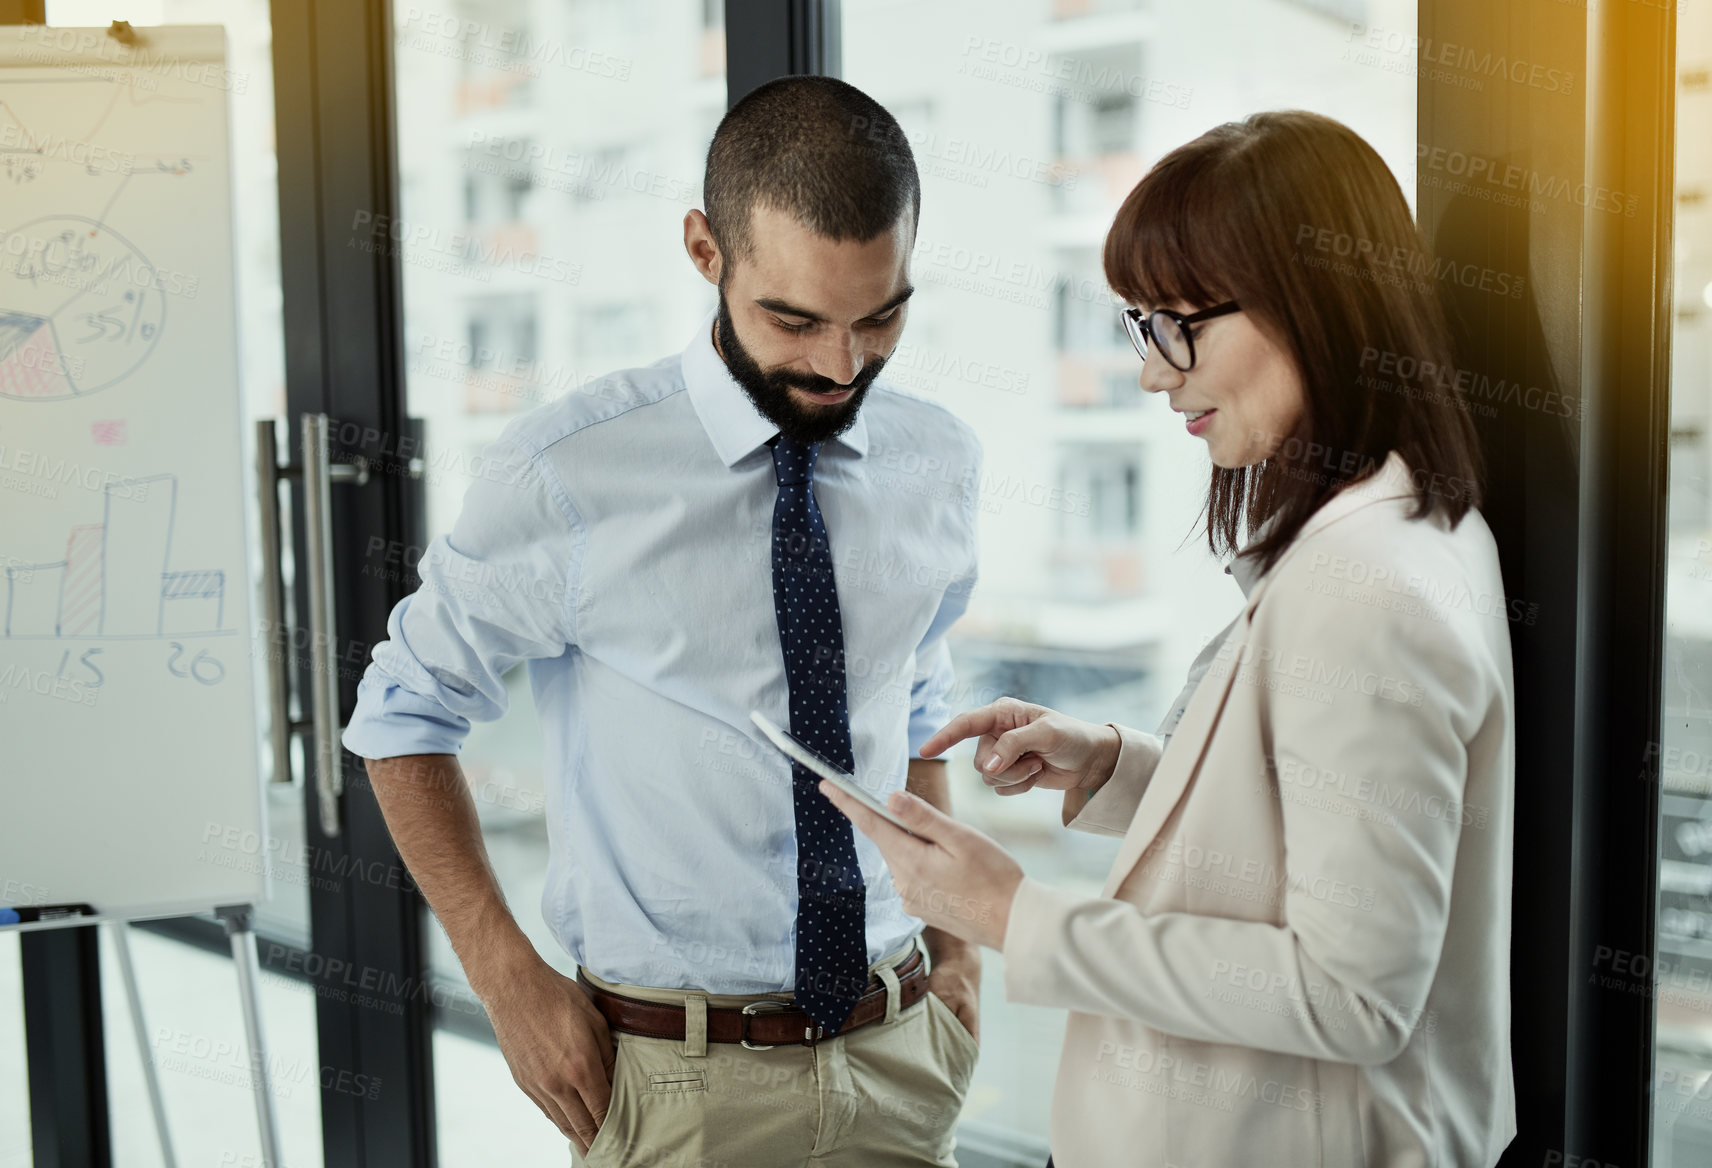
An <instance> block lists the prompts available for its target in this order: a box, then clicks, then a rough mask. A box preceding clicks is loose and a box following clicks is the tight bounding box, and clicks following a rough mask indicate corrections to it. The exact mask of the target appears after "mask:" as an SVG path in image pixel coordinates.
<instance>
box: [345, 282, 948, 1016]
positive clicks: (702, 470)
mask: <svg viewBox="0 0 1712 1168" xmlns="http://www.w3.org/2000/svg"><path fill="white" fill-rule="evenodd" d="M712 322H713V317H712V316H711V314H710V315H709V317H708V318H707V320H705V321H704V322H703V323H702V326H701V327H700V328H699V329H698V330H697V332H696V335H695V337H694V339H693V340H692V341H691V343H690V345H689V347H688V348H687V349H685V350H684V352H683V353H682V354H681V355H678V356H674V357H669V358H666V359H664V360H662V361H659V362H657V363H655V364H653V365H650V366H648V367H647V368H643V369H631V370H626V371H624V372H620V373H614V374H611V375H610V376H608V377H605V378H603V379H601V380H599V381H597V382H594V383H592V384H591V385H589V386H587V387H585V388H583V389H581V390H577V391H572V392H568V393H566V394H565V395H564V396H562V397H560V398H559V399H557V400H556V401H553V402H551V403H549V404H547V405H544V406H541V407H539V408H537V409H534V410H531V411H530V412H528V413H526V414H523V415H521V416H519V417H518V418H516V419H514V420H513V421H512V422H511V423H510V424H509V425H507V426H506V428H505V430H504V431H503V432H502V433H501V435H500V437H499V439H498V440H497V441H496V442H495V443H494V444H493V445H492V446H490V447H489V448H488V449H487V450H486V451H485V452H484V455H483V458H482V461H481V463H480V465H479V475H478V477H476V479H475V480H474V482H473V483H472V485H471V486H470V488H469V491H468V493H467V494H466V495H465V497H464V502H463V509H462V511H461V513H460V514H459V516H458V519H457V522H456V524H455V525H454V526H453V529H452V532H451V534H450V535H449V536H447V535H442V536H439V537H437V538H436V539H434V540H433V542H432V543H431V544H430V545H429V547H428V548H427V549H426V551H425V552H424V554H423V557H422V560H421V563H420V565H419V567H418V572H419V574H420V576H421V581H422V582H421V586H420V587H419V588H418V590H417V591H416V592H415V593H414V594H413V595H411V596H408V597H406V598H405V599H403V600H401V601H400V602H399V603H398V605H397V607H395V608H394V609H393V611H392V614H391V616H390V617H389V619H388V621H387V640H385V641H383V642H381V643H380V644H378V645H376V646H375V649H374V656H373V660H372V661H371V662H370V664H369V666H368V668H367V670H366V672H365V673H364V675H363V678H362V681H361V683H360V684H359V686H358V689H357V708H356V712H355V713H354V715H353V716H352V719H351V724H350V725H349V726H348V727H347V728H346V729H345V732H344V736H343V741H344V744H345V746H346V748H347V749H349V750H350V751H351V752H352V753H354V754H356V755H358V756H359V757H362V758H389V757H393V756H396V755H406V754H455V753H457V751H458V750H459V748H460V747H461V745H462V743H463V740H464V738H465V736H466V735H467V734H468V732H469V727H470V722H471V721H472V720H476V721H486V720H489V719H493V718H498V717H500V716H501V715H503V714H504V713H505V711H506V690H505V685H504V683H503V681H502V680H501V679H502V676H503V675H504V674H505V672H506V671H507V670H508V669H510V668H511V667H512V666H513V665H515V664H516V663H518V662H520V661H527V662H528V670H529V682H530V688H531V691H532V693H533V695H534V699H535V706H536V710H537V712H538V714H539V717H540V722H541V726H542V732H543V739H544V742H543V747H544V758H545V766H546V780H547V792H546V819H547V834H548V841H549V854H548V860H547V886H546V891H545V893H544V894H543V896H542V902H541V909H542V912H543V914H544V915H545V918H546V921H547V923H548V926H549V927H550V928H551V929H552V930H553V932H554V934H555V936H557V938H558V939H559V941H560V943H561V944H563V945H564V947H565V949H566V951H567V952H569V953H570V955H571V956H572V957H573V958H574V959H575V960H576V961H578V962H579V963H581V964H582V965H584V966H585V967H587V968H588V969H590V970H591V971H593V972H594V973H595V974H597V975H599V976H600V977H603V978H605V979H606V980H608V981H618V982H628V983H631V984H636V985H648V986H660V987H666V988H679V987H685V988H688V987H698V988H702V989H706V990H708V991H710V992H714V993H742V994H755V993H770V992H775V991H780V990H789V989H790V988H791V986H792V983H793V973H794V969H795V960H796V937H795V921H796V907H797V905H796V901H797V880H796V838H795V836H796V829H795V817H794V813H793V810H792V804H791V770H790V763H789V761H788V760H787V759H786V758H785V757H784V756H783V755H781V754H778V753H777V752H776V751H775V750H774V749H773V748H772V747H771V746H770V745H768V744H767V743H766V742H765V740H764V739H762V738H761V736H760V732H759V731H758V730H756V729H755V728H754V725H753V723H751V722H750V720H749V712H750V710H752V709H758V710H760V711H761V712H762V713H764V714H766V715H767V716H768V717H769V718H771V719H772V720H773V721H775V722H777V723H779V724H780V725H788V724H789V719H790V715H789V705H788V701H789V694H788V691H787V688H786V684H785V673H784V663H783V658H782V655H781V650H780V647H779V631H778V625H777V622H776V617H775V614H774V610H773V583H772V568H771V563H772V561H771V549H772V530H773V503H774V500H775V499H776V498H777V495H778V487H777V484H776V481H775V478H774V471H773V459H772V453H771V451H770V450H769V449H768V447H767V446H766V442H767V440H768V439H770V438H771V437H773V435H774V434H776V433H777V432H778V431H777V429H776V427H774V426H773V425H772V424H771V423H770V422H768V421H767V420H766V419H765V418H764V417H763V416H762V415H761V414H760V413H759V412H758V411H757V410H756V409H755V408H754V406H753V405H752V404H751V403H750V401H749V398H748V396H747V395H746V394H745V393H744V392H743V389H742V387H741V386H739V385H738V384H737V383H736V382H735V381H734V380H733V379H732V378H731V375H730V374H729V372H728V371H727V370H726V368H725V364H724V362H723V361H721V360H720V358H719V355H718V354H717V353H716V352H715V351H714V348H713V343H712V339H711V333H712ZM979 487H980V445H979V443H978V442H977V440H976V438H975V436H974V433H973V431H971V430H970V428H969V427H968V426H967V425H966V424H964V423H963V422H961V421H960V420H958V419H957V418H956V417H955V416H954V415H952V414H951V413H950V412H948V411H947V410H945V409H944V408H942V407H941V406H939V405H936V404H934V403H931V402H928V401H924V400H922V399H920V398H917V397H914V396H911V395H909V394H906V393H903V392H900V391H898V390H897V389H895V388H893V387H890V386H888V385H886V383H885V378H884V377H883V376H882V377H881V378H880V379H878V380H877V381H875V382H874V383H873V385H872V386H871V387H870V389H869V390H868V393H867V397H866V399H865V401H864V403H863V405H862V408H861V412H860V414H859V415H858V417H857V421H856V424H855V425H854V426H853V427H852V428H851V429H850V430H849V431H847V432H846V433H845V434H843V435H842V436H840V437H839V438H837V439H833V440H830V441H828V442H826V443H823V444H822V447H821V452H820V457H819V460H818V463H817V465H816V467H815V477H814V490H815V498H816V500H817V501H818V503H819V505H820V509H821V512H822V514H823V515H824V516H825V520H826V526H827V531H828V534H829V538H830V541H831V546H832V556H833V575H834V578H835V580H836V581H837V587H838V601H839V609H840V613H841V616H842V619H843V625H844V642H845V672H846V676H847V679H848V694H849V709H850V735H851V744H852V746H853V747H854V751H855V759H856V770H857V777H858V778H859V779H860V780H861V781H862V782H863V784H864V785H866V786H867V787H868V788H869V789H870V790H871V791H873V792H874V793H876V794H877V795H879V796H880V797H881V798H884V797H885V795H886V794H887V793H888V792H890V791H892V790H896V789H898V788H901V787H902V786H903V785H904V779H905V773H906V763H907V760H908V759H909V758H910V757H914V756H917V755H918V754H919V751H920V749H921V745H922V743H923V742H925V741H926V740H927V738H928V736H929V735H931V734H932V733H933V731H934V730H937V729H938V728H939V727H940V726H941V725H943V724H944V723H945V721H946V720H947V719H948V718H949V716H950V713H951V711H950V709H949V706H948V700H947V699H948V693H949V690H950V687H951V684H952V673H951V664H950V655H949V652H948V650H947V647H946V643H945V634H946V631H947V630H948V629H949V628H950V627H951V625H952V624H953V623H954V622H955V621H956V620H957V618H958V617H959V616H961V615H962V613H963V611H964V609H965V608H966V607H967V605H968V600H969V593H970V590H971V588H972V587H973V585H974V581H975V572H976V555H975V516H976V509H977V496H978V493H979ZM856 855H857V859H858V861H859V863H860V864H861V867H862V872H863V875H864V877H865V879H866V882H867V918H866V919H867V942H868V956H869V960H870V961H877V960H879V959H880V958H881V957H883V956H885V955H887V954H889V953H892V952H895V951H896V950H897V949H899V948H900V947H901V946H902V945H903V944H904V943H905V942H906V941H908V940H909V939H910V938H911V937H912V936H914V935H915V934H916V933H917V932H919V931H920V928H921V922H920V921H919V920H918V919H917V918H915V917H912V916H909V915H908V914H906V913H905V912H904V911H903V908H902V905H901V904H900V902H899V898H898V894H897V891H896V889H894V888H893V887H892V881H891V877H890V875H889V874H888V873H887V871H886V868H885V863H884V861H883V860H882V858H881V856H880V853H879V851H878V850H877V849H876V848H875V847H874V845H873V843H872V842H871V841H870V840H869V839H868V838H867V837H866V836H865V835H863V834H862V833H861V832H857V833H856Z"/></svg>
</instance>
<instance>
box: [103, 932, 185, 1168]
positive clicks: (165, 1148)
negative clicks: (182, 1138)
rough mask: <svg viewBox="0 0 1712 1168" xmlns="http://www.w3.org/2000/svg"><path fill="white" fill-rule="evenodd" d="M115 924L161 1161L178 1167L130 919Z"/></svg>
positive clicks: (121, 971) (171, 1167) (121, 972)
mask: <svg viewBox="0 0 1712 1168" xmlns="http://www.w3.org/2000/svg"><path fill="white" fill-rule="evenodd" d="M108 923H109V924H111V925H112V926H113V928H112V933H111V935H112V937H113V951H114V952H115V953H117V954H118V955H119V975H120V977H122V978H123V979H124V982H125V1000H126V1001H127V1002H129V1003H130V1006H131V1030H132V1032H133V1033H135V1034H136V1036H137V1054H138V1055H139V1056H141V1058H142V1060H143V1080H144V1081H145V1082H146V1083H147V1084H148V1088H149V1107H150V1108H151V1109H152V1110H153V1111H154V1114H155V1135H156V1136H157V1137H159V1139H160V1150H161V1162H162V1163H163V1164H165V1165H166V1168H178V1158H177V1157H176V1156H174V1155H173V1153H172V1129H171V1128H169V1127H168V1126H167V1122H166V1099H165V1097H164V1096H163V1095H162V1094H161V1086H160V1068H159V1067H157V1066H156V1065H155V1060H154V1055H153V1052H151V1051H150V1050H149V1033H148V1026H147V1025H146V1024H145V1023H144V1022H143V995H142V993H141V992H140V991H139V990H138V989H137V967H136V966H135V965H134V964H133V963H132V962H131V926H130V924H129V923H128V922H126V921H109V922H108Z"/></svg>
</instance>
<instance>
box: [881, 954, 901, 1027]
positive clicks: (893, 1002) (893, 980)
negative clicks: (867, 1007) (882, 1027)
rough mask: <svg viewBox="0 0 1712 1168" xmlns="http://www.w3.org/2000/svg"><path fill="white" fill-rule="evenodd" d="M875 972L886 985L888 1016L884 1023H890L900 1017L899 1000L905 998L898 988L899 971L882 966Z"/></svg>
mask: <svg viewBox="0 0 1712 1168" xmlns="http://www.w3.org/2000/svg"><path fill="white" fill-rule="evenodd" d="M874 972H875V973H876V974H878V975H879V977H880V980H881V981H883V982H885V983H886V1016H885V1018H884V1019H882V1021H885V1022H890V1021H891V1020H892V1019H893V1018H896V1017H897V1016H898V1003H899V999H901V998H902V997H903V991H902V990H901V989H900V988H899V987H898V971H897V970H895V969H893V968H892V967H891V966H889V965H880V966H876V967H875V969H874Z"/></svg>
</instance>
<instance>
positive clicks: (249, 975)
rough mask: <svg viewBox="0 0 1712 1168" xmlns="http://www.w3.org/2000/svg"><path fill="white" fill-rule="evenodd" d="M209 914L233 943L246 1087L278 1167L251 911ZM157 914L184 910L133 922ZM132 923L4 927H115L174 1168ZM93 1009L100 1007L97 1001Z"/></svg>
mask: <svg viewBox="0 0 1712 1168" xmlns="http://www.w3.org/2000/svg"><path fill="white" fill-rule="evenodd" d="M213 913H214V915H215V916H216V917H218V918H219V919H220V923H221V924H223V925H224V926H225V928H226V936H227V937H228V938H229V939H230V941H231V943H232V964H233V967H234V969H235V971H236V973H237V975H238V999H239V1006H240V1008H241V1009H242V1010H243V1014H244V1038H245V1042H246V1045H247V1046H248V1048H249V1054H250V1085H251V1087H252V1088H253V1089H254V1091H255V1096H256V1127H257V1130H258V1133H259V1134H260V1136H261V1150H262V1168H282V1166H283V1164H284V1158H283V1157H282V1156H281V1154H280V1150H279V1127H278V1123H277V1121H276V1118H275V1116H274V1108H273V1076H272V1073H271V1072H270V1070H269V1068H268V1060H267V1044H266V1042H265V1041H264V1039H263V1035H262V1016H261V994H260V992H259V987H260V973H259V971H260V964H261V963H260V961H259V960H258V958H257V955H256V934H255V931H254V929H253V927H252V926H253V923H254V915H255V909H254V908H253V906H251V905H247V904H235V905H222V906H218V907H216V908H215V909H214V910H213ZM160 915H167V916H180V915H183V912H182V910H181V911H179V912H173V913H167V914H150V916H149V917H138V918H137V919H138V920H143V919H151V918H152V919H159V917H160ZM130 923H131V922H130V921H129V920H127V919H126V918H124V917H119V916H106V915H103V914H99V913H98V914H96V915H95V916H72V917H60V918H56V919H54V920H51V921H31V922H27V923H21V924H15V925H7V926H4V927H5V928H7V929H9V930H13V931H17V932H35V931H38V930H46V929H67V928H81V927H87V926H90V925H112V926H113V933H112V936H113V939H114V943H115V945H114V947H115V951H116V952H117V953H118V955H119V970H120V975H121V976H122V978H123V979H124V983H125V997H126V1001H127V1002H128V1003H129V1005H130V1009H131V1028H132V1031H133V1032H134V1033H135V1035H136V1039H137V1053H138V1054H139V1055H140V1056H141V1058H142V1060H143V1076H144V1078H145V1079H146V1080H147V1081H148V1088H149V1102H150V1104H151V1105H152V1107H153V1109H154V1117H155V1130H156V1132H157V1134H158V1135H159V1137H160V1145H161V1157H162V1159H163V1160H164V1161H165V1163H166V1168H176V1166H177V1160H176V1159H175V1157H174V1155H173V1150H172V1140H171V1137H170V1135H169V1129H168V1126H167V1117H166V1103H165V1099H164V1098H163V1096H162V1094H161V1089H160V1078H159V1069H158V1068H157V1067H156V1066H155V1061H154V1058H153V1057H152V1055H151V1053H150V1051H149V1042H148V1028H147V1025H146V1024H145V1023H144V1021H143V1007H142V992H141V990H140V989H139V988H138V983H137V973H136V968H135V966H134V964H133V963H132V961H131V946H130V936H129V934H128V933H127V932H126V930H127V929H128V928H129V927H130ZM25 1005H26V1008H28V1006H29V1003H28V1002H27V1001H26V1003H25ZM95 1008H99V1001H98V1000H97V1001H96V1003H95ZM34 1086H35V1084H32V1088H33V1087H34Z"/></svg>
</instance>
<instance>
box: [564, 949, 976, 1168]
mask: <svg viewBox="0 0 1712 1168" xmlns="http://www.w3.org/2000/svg"><path fill="white" fill-rule="evenodd" d="M915 946H916V942H915V941H911V942H910V944H908V945H906V946H905V947H904V948H903V949H901V950H899V951H898V952H897V953H894V954H892V955H891V956H889V957H887V958H885V959H884V960H883V961H880V962H878V963H877V964H875V965H874V966H873V972H874V974H875V975H877V976H878V977H879V978H880V979H881V980H882V981H885V982H886V983H887V989H888V990H889V991H890V994H889V997H890V1001H889V1003H888V1006H889V1008H888V1010H887V1012H886V1017H885V1018H884V1019H883V1020H881V1021H877V1022H870V1023H868V1024H867V1025H866V1026H862V1027H859V1028H857V1029H856V1030H853V1031H851V1032H850V1033H849V1034H848V1035H839V1036H838V1037H836V1038H826V1039H822V1040H821V1041H820V1042H818V1043H816V1044H815V1045H814V1046H812V1047H810V1046H775V1047H773V1048H771V1049H769V1050H749V1049H748V1048H746V1047H743V1046H741V1045H739V1044H737V1043H729V1042H708V1041H707V1029H706V1027H707V1023H706V1015H705V1014H704V1013H701V1012H700V1011H702V1010H704V1009H705V1008H706V1007H708V1006H720V1007H734V1008H739V1009H740V1008H742V1007H743V1006H745V1005H747V1004H749V1003H750V1002H755V1001H782V1002H788V1001H790V1000H791V997H792V995H790V994H788V993H783V994H763V995H757V996H745V995H740V994H704V993H699V992H696V991H691V990H681V989H680V990H661V989H654V988H652V987H648V986H633V985H624V984H621V983H617V982H607V981H602V980H601V979H600V978H598V977H595V976H594V975H593V974H591V973H589V972H588V971H587V970H586V969H585V970H583V976H585V977H587V978H588V980H589V981H590V982H592V983H593V984H594V985H596V986H598V987H600V988H602V989H607V990H611V991H612V992H613V993H618V994H624V995H625V996H627V997H632V998H642V999H644V1000H646V1001H651V1002H669V1003H672V1004H674V1005H683V1006H685V1007H686V1009H687V1011H688V1013H687V1016H686V1019H685V1021H686V1023H687V1026H686V1030H687V1033H686V1035H685V1040H684V1041H683V1042H679V1041H677V1040H675V1039H670V1038H642V1037H640V1036H638V1035H634V1034H622V1033H619V1032H618V1031H616V1030H615V1031H613V1032H612V1041H613V1046H614V1053H615V1055H616V1059H617V1062H616V1064H615V1066H614V1068H613V1074H612V1102H611V1104H610V1106H609V1108H608V1110H607V1113H606V1119H605V1120H604V1121H603V1122H602V1123H601V1125H600V1131H599V1132H597V1133H596V1134H595V1138H594V1143H593V1144H592V1145H590V1147H589V1150H588V1155H587V1156H581V1155H579V1154H578V1153H577V1150H576V1146H575V1145H574V1144H573V1145H572V1146H571V1163H572V1164H573V1165H576V1166H577V1168H585V1166H586V1168H632V1166H636V1168H787V1166H788V1168H798V1166H799V1165H800V1166H804V1168H808V1166H812V1168H893V1166H897V1168H902V1166H904V1165H910V1166H912V1168H914V1166H919V1165H943V1166H946V1168H954V1166H955V1165H956V1163H957V1158H956V1156H955V1155H954V1154H953V1149H954V1148H955V1147H956V1137H955V1135H954V1134H953V1132H954V1129H955V1127H956V1124H957V1116H958V1114H959V1113H960V1112H961V1111H962V1109H963V1097H964V1094H965V1093H966V1092H967V1091H968V1089H969V1077H970V1075H971V1074H973V1073H974V1070H975V1058H976V1054H977V1047H976V1043H975V1040H974V1038H972V1037H971V1036H970V1034H969V1032H968V1031H967V1030H966V1029H964V1027H963V1023H961V1022H959V1021H958V1020H957V1016H956V1015H955V1014H953V1013H952V1012H951V1007H949V1006H947V1005H946V1004H945V1003H944V1002H942V1001H940V1000H939V998H938V997H937V996H936V995H934V994H932V993H929V994H927V995H925V996H924V997H923V998H922V999H921V1000H920V1001H918V1002H916V1004H915V1005H913V1006H911V1007H910V1008H909V1009H907V1010H902V1011H900V1010H899V1009H898V989H897V974H896V973H895V972H893V970H894V967H895V966H897V964H898V963H899V962H901V961H903V960H904V959H905V958H907V957H908V956H909V955H910V953H911V952H913V951H914V949H915ZM925 956H927V957H930V956H931V955H925Z"/></svg>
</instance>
